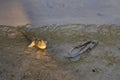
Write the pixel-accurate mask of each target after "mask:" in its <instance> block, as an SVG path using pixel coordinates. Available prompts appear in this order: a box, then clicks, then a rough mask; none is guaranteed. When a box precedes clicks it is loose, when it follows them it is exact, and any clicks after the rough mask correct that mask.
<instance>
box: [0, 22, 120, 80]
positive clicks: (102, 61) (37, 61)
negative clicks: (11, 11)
mask: <svg viewBox="0 0 120 80" xmlns="http://www.w3.org/2000/svg"><path fill="white" fill-rule="evenodd" d="M64 26H68V27H71V28H72V29H73V30H75V29H76V27H78V28H80V33H79V34H80V41H78V40H77V42H76V40H75V41H71V43H70V42H68V43H67V42H66V43H64V44H63V43H62V41H63V40H64V38H63V39H61V44H59V43H58V44H51V45H49V47H47V49H46V50H44V51H43V50H42V51H41V50H39V49H37V48H34V47H33V48H28V47H27V46H28V44H29V42H28V41H27V39H26V38H25V37H24V36H23V35H22V34H21V33H20V32H19V31H17V30H16V29H15V28H11V27H10V26H0V80H119V79H120V27H119V26H116V25H111V26H107V25H100V26H97V25H92V26H90V25H88V26H82V25H77V24H76V25H64ZM46 33H47V32H46ZM68 33H69V34H73V33H72V32H69V30H68ZM59 35H60V34H59ZM52 36H54V35H52ZM46 37H47V36H46ZM61 38H62V37H61ZM89 39H95V40H98V41H99V44H98V45H97V46H96V47H95V48H94V49H93V50H91V51H90V53H88V54H86V55H85V56H83V57H82V58H81V59H80V60H79V61H77V62H70V61H69V60H67V59H65V58H64V55H66V53H68V51H70V50H71V48H72V47H73V46H75V45H76V44H78V43H81V42H82V41H85V40H89ZM73 40H74V39H73Z"/></svg>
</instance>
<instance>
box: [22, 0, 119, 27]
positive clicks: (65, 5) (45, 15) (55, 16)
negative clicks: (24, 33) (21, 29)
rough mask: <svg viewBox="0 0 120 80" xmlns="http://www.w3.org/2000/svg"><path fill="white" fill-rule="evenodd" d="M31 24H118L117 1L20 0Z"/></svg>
mask: <svg viewBox="0 0 120 80" xmlns="http://www.w3.org/2000/svg"><path fill="white" fill-rule="evenodd" d="M22 1H23V5H24V8H25V11H26V13H27V15H28V17H29V19H30V21H31V23H32V24H34V25H37V26H40V25H44V24H74V23H82V24H120V5H119V4H120V1H119V0H114V1H113V0H22Z"/></svg>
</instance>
